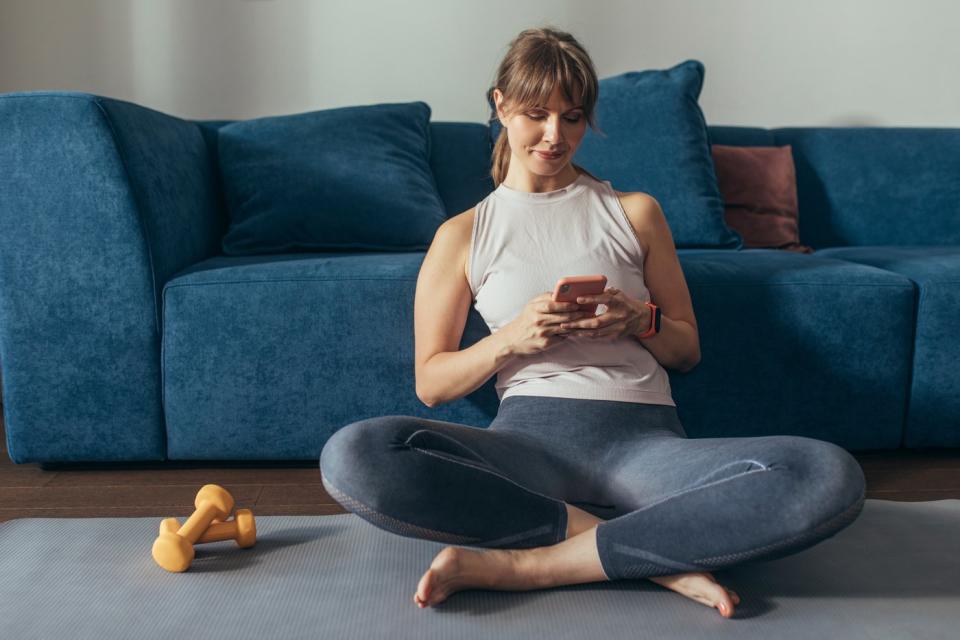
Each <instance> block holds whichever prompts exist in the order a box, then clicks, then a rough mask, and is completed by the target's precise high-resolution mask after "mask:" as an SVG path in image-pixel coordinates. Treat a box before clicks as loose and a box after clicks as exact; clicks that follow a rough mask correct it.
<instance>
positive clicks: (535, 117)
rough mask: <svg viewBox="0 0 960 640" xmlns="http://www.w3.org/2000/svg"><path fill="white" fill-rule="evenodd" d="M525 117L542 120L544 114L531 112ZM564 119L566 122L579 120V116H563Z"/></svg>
mask: <svg viewBox="0 0 960 640" xmlns="http://www.w3.org/2000/svg"><path fill="white" fill-rule="evenodd" d="M527 117H528V118H530V119H531V120H543V119H544V117H546V116H537V115H534V114H532V113H528V114H527ZM565 120H566V121H567V122H580V116H577V117H576V118H565Z"/></svg>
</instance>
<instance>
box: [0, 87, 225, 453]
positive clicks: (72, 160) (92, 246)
mask: <svg viewBox="0 0 960 640" xmlns="http://www.w3.org/2000/svg"><path fill="white" fill-rule="evenodd" d="M213 162H214V159H213V158H212V157H211V154H210V152H209V151H208V148H207V143H206V142H205V141H204V138H203V136H202V135H201V132H200V129H199V127H198V126H197V125H196V124H195V123H192V122H188V121H185V120H182V119H179V118H175V117H172V116H168V115H165V114H162V113H159V112H157V111H153V110H150V109H146V108H144V107H141V106H138V105H135V104H132V103H128V102H123V101H120V100H113V99H110V98H104V97H100V96H95V95H91V94H85V93H76V92H52V91H51V92H28V93H10V94H5V95H0V362H2V363H3V386H4V411H5V415H6V430H7V441H8V449H9V454H10V457H11V458H12V459H13V460H14V461H15V462H61V461H62V462H71V461H109V460H158V459H164V457H165V448H166V439H165V434H164V428H163V412H162V406H161V394H160V368H159V367H160V365H159V363H160V335H161V326H160V324H161V322H162V313H161V310H160V306H159V305H160V304H161V294H162V290H163V284H164V283H165V282H166V281H167V280H168V279H169V278H170V277H171V276H172V275H173V274H175V273H176V272H178V271H180V270H182V269H183V268H185V267H187V266H189V265H191V264H193V263H196V262H199V261H200V260H203V259H205V258H207V257H209V256H211V255H214V254H216V253H219V243H220V239H221V237H222V235H223V231H224V216H223V213H222V206H221V205H220V201H219V196H218V192H217V186H216V184H217V182H216V171H215V165H214V164H213Z"/></svg>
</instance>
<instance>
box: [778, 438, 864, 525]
mask: <svg viewBox="0 0 960 640" xmlns="http://www.w3.org/2000/svg"><path fill="white" fill-rule="evenodd" d="M794 445H795V446H793V447H790V448H789V453H788V456H787V458H786V459H785V461H784V465H785V466H786V467H787V468H789V469H792V470H793V471H794V473H793V474H792V475H793V479H794V481H795V482H796V485H797V486H796V490H797V491H798V492H799V494H800V495H802V496H804V499H803V500H801V503H803V504H804V511H805V512H806V514H807V515H808V516H809V517H810V518H811V519H813V520H816V519H817V518H818V517H819V515H818V514H825V513H826V514H828V515H834V514H838V513H841V512H844V511H847V510H848V509H850V508H851V507H853V506H854V505H856V504H858V503H862V501H863V500H864V497H865V495H866V479H865V477H864V475H863V469H862V468H861V467H860V463H859V462H857V459H856V458H854V457H853V455H852V454H851V453H850V452H849V451H847V450H846V449H844V448H843V447H841V446H839V445H837V444H834V443H832V442H827V441H825V440H817V439H814V438H807V437H802V436H796V437H794ZM810 524H811V525H812V524H816V523H814V522H812V521H811V523H810Z"/></svg>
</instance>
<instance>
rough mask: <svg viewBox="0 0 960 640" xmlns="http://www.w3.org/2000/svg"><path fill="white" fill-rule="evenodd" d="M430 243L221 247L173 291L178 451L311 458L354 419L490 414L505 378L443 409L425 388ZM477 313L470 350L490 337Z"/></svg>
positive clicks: (170, 353) (172, 449) (167, 291)
mask: <svg viewBox="0 0 960 640" xmlns="http://www.w3.org/2000/svg"><path fill="white" fill-rule="evenodd" d="M423 258H424V254H423V253H422V252H411V253H394V252H390V253H375V252H344V253H337V254H329V255H321V254H315V253H314V254H307V253H301V254H293V253H289V254H283V255H277V256H243V257H233V256H220V257H217V258H211V259H209V260H205V261H203V262H201V263H198V264H196V265H194V266H193V267H191V268H190V269H188V270H185V271H184V272H182V273H180V274H178V275H177V276H176V277H175V278H173V279H172V280H171V281H170V282H168V283H167V285H166V286H165V287H164V290H163V300H164V305H163V311H164V317H165V319H166V322H165V324H164V328H163V331H164V333H163V341H162V345H163V346H162V358H161V362H162V367H163V369H162V371H163V376H162V386H163V406H164V413H165V418H166V426H167V456H168V458H169V459H171V460H211V459H216V460H311V459H312V460H314V461H316V460H317V459H319V456H320V450H321V448H322V447H323V444H324V442H326V440H327V438H328V437H329V436H330V435H332V434H333V432H335V431H336V430H337V429H339V428H340V427H342V426H343V425H345V424H348V423H350V422H353V421H354V420H360V419H362V418H367V417H373V416H382V415H390V414H401V415H416V416H421V417H426V418H435V419H440V420H453V421H456V422H462V423H465V424H471V425H475V426H486V425H487V424H489V422H490V420H491V419H492V418H493V416H494V415H496V411H497V394H496V390H495V389H494V387H493V385H494V380H493V379H492V378H491V380H490V381H489V382H487V383H486V384H484V385H483V387H482V388H481V389H478V390H477V391H475V392H474V393H473V394H471V396H470V401H465V402H462V403H450V404H447V405H444V406H440V407H435V408H433V409H431V408H429V407H427V406H426V405H425V404H423V403H422V402H421V401H420V399H419V398H417V394H416V380H415V377H414V367H413V363H414V342H413V299H414V292H415V290H416V283H417V274H418V273H419V271H420V265H421V263H422V262H423ZM489 333H490V331H489V330H488V329H487V327H486V325H485V324H484V323H483V320H482V318H481V317H480V315H479V314H478V313H476V312H474V313H471V314H470V318H469V319H468V322H467V326H466V328H465V329H464V335H463V338H462V340H463V342H465V344H464V345H463V348H465V347H467V346H469V345H471V344H473V343H474V342H476V341H478V340H480V339H481V338H483V337H485V336H487V335H489Z"/></svg>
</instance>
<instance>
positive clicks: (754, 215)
mask: <svg viewBox="0 0 960 640" xmlns="http://www.w3.org/2000/svg"><path fill="white" fill-rule="evenodd" d="M712 153H713V163H714V166H715V167H716V171H717V181H718V182H719V184H720V192H721V194H722V196H723V201H724V207H725V212H724V217H725V218H726V222H727V224H728V225H729V226H730V228H732V229H735V230H736V231H737V232H738V233H739V234H740V235H741V236H742V237H743V243H744V246H745V247H746V248H748V249H784V250H787V251H796V252H798V253H813V248H812V247H808V246H806V245H802V244H800V233H799V228H798V221H799V207H798V205H797V177H796V169H795V168H794V165H793V150H792V147H791V146H790V145H786V146H782V147H735V146H727V145H721V144H715V145H713V147H712Z"/></svg>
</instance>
